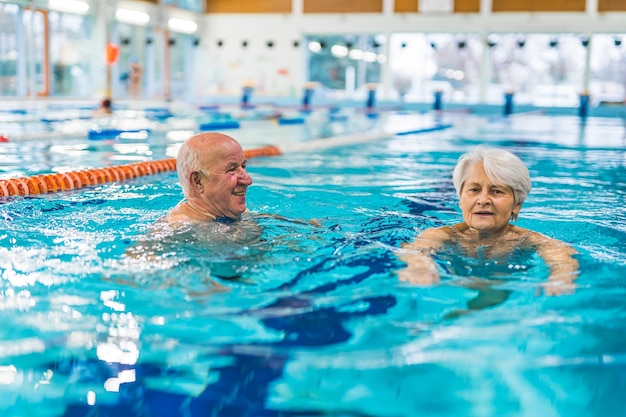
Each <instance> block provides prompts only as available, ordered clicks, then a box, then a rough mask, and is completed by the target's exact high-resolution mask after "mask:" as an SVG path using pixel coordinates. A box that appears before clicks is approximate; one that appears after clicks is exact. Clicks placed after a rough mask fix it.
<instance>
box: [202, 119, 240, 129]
mask: <svg viewBox="0 0 626 417" xmlns="http://www.w3.org/2000/svg"><path fill="white" fill-rule="evenodd" d="M239 126H240V125H239V122H238V121H236V120H227V121H223V122H208V123H202V124H201V125H200V130H203V131H204V130H222V129H239Z"/></svg>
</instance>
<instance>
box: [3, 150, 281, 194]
mask: <svg viewBox="0 0 626 417" xmlns="http://www.w3.org/2000/svg"><path fill="white" fill-rule="evenodd" d="M243 153H244V156H245V158H246V159H248V158H254V157H259V156H275V155H280V154H281V153H282V152H281V151H280V149H278V148H277V147H276V146H265V147H262V148H256V149H249V150H245V151H244V152H243ZM175 170H176V159H175V158H170V159H162V160H158V161H145V162H136V163H133V164H127V165H118V166H113V167H105V168H94V169H87V170H83V171H70V172H59V173H56V174H41V175H35V176H32V177H22V178H11V179H7V180H0V197H10V196H27V195H36V194H46V193H53V192H57V191H67V190H76V189H78V188H83V187H89V186H91V185H98V184H105V183H109V182H121V181H126V180H129V179H133V178H138V177H143V176H146V175H152V174H159V173H161V172H167V171H175Z"/></svg>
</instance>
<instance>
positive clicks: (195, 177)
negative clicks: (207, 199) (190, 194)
mask: <svg viewBox="0 0 626 417" xmlns="http://www.w3.org/2000/svg"><path fill="white" fill-rule="evenodd" d="M189 184H190V185H191V187H192V188H194V189H196V190H198V189H199V188H200V189H201V188H202V178H200V173H199V172H198V171H193V172H191V173H190V174H189Z"/></svg>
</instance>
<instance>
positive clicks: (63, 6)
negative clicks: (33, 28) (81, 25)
mask: <svg viewBox="0 0 626 417" xmlns="http://www.w3.org/2000/svg"><path fill="white" fill-rule="evenodd" d="M48 7H49V8H50V9H51V10H56V11H57V12H67V13H76V14H87V12H88V11H89V4H87V3H85V2H84V1H80V0H50V1H48Z"/></svg>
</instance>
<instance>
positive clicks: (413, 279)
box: [399, 145, 578, 294]
mask: <svg viewBox="0 0 626 417" xmlns="http://www.w3.org/2000/svg"><path fill="white" fill-rule="evenodd" d="M452 179H453V182H454V187H455V189H456V191H457V194H458V195H459V198H460V203H459V207H460V208H461V211H462V213H463V222H461V223H457V224H455V225H453V226H443V227H439V228H432V229H427V230H424V231H423V232H422V233H421V234H420V235H419V236H418V237H417V238H416V239H415V240H414V241H413V242H411V243H408V244H405V245H403V251H402V253H401V255H400V259H402V260H403V261H405V262H406V263H407V267H406V268H405V269H403V270H402V271H400V272H399V278H400V279H401V280H402V281H407V282H410V283H415V284H432V283H435V282H438V281H439V277H440V268H441V267H440V266H438V264H437V263H436V262H435V260H434V258H433V257H434V256H437V258H439V259H440V258H441V256H442V255H443V257H444V258H445V257H446V255H445V254H446V253H448V254H449V253H455V254H456V255H457V259H456V262H442V263H443V264H444V266H445V267H446V268H447V269H452V271H451V272H452V273H453V274H454V275H469V276H472V277H479V278H483V277H487V278H492V277H494V276H496V277H497V276H502V275H503V273H504V272H507V273H510V272H512V271H516V270H519V269H520V268H522V269H523V268H524V266H523V265H520V264H519V263H518V262H519V259H520V256H522V257H523V254H531V255H532V253H537V254H538V255H539V256H540V257H541V258H542V259H543V261H544V262H545V264H546V265H547V267H548V268H549V270H550V272H549V282H548V285H546V286H545V291H546V293H548V294H552V293H555V294H556V293H560V292H562V290H563V289H564V288H567V287H571V283H572V281H573V280H574V279H575V278H576V276H577V274H578V262H577V261H576V260H575V259H574V258H573V255H574V254H575V253H576V251H575V250H574V249H573V248H572V247H570V246H568V245H567V244H565V243H563V242H561V241H558V240H555V239H551V238H549V237H547V236H544V235H542V234H541V233H537V232H533V231H531V230H528V229H523V228H521V227H517V226H514V225H512V224H511V222H512V221H515V220H517V216H518V214H519V211H520V209H521V207H522V204H523V203H524V201H525V200H526V196H527V195H528V193H529V192H530V189H531V182H530V175H529V174H528V169H527V168H526V166H525V165H524V163H523V162H522V161H521V160H520V159H519V158H518V157H517V156H515V155H513V154H512V153H510V152H507V151H505V150H502V149H495V148H489V147H485V146H482V145H481V146H477V147H476V148H475V149H474V150H473V151H471V152H468V153H466V154H464V155H463V156H461V158H460V159H459V161H458V163H457V165H456V167H455V168H454V172H453V176H452ZM455 264H456V265H457V270H454V269H455V268H454V265H455ZM459 270H460V272H459ZM449 272H450V271H449Z"/></svg>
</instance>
